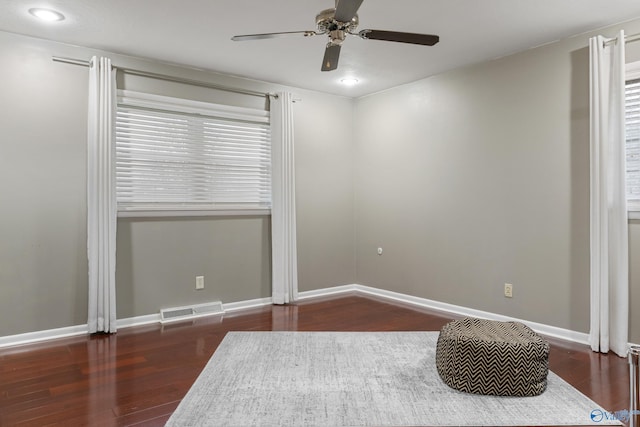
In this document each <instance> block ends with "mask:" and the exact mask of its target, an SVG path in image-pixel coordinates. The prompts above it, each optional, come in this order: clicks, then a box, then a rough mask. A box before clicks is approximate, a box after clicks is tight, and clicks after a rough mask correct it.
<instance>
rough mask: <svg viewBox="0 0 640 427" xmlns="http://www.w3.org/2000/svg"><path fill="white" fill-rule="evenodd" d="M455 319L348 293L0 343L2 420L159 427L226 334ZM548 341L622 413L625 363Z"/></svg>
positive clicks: (567, 366) (431, 325)
mask: <svg viewBox="0 0 640 427" xmlns="http://www.w3.org/2000/svg"><path fill="white" fill-rule="evenodd" d="M453 318H455V317H453V316H445V315H443V314H442V313H438V312H433V311H430V310H428V309H423V308H416V307H413V306H409V305H407V304H404V303H396V302H390V301H388V300H382V299H379V298H376V297H369V296H361V295H350V294H345V295H341V296H336V297H327V298H320V299H311V300H306V301H302V302H299V303H297V304H295V305H287V306H268V307H259V308H255V309H250V310H243V311H237V312H233V313H228V314H226V315H224V316H223V317H222V316H213V317H208V318H201V319H196V320H192V321H185V322H179V323H175V324H168V325H164V326H162V325H145V326H141V327H132V328H126V329H122V330H120V331H119V332H118V333H117V334H114V335H104V334H102V335H101V334H97V335H91V336H80V337H71V338H64V339H60V340H53V341H49V342H41V343H36V344H30V345H22V346H17V347H12V348H5V349H0V426H14V425H24V426H30V425H34V426H43V425H60V426H76V425H77V426H82V425H89V426H124V425H131V426H133V425H136V426H163V425H164V423H165V422H166V421H167V419H168V418H169V417H170V415H171V413H172V412H173V411H174V410H175V408H176V407H177V405H178V404H179V402H180V400H181V399H182V398H183V397H184V395H185V394H186V392H187V391H188V390H189V388H190V387H191V385H192V384H193V382H194V381H195V379H196V378H197V376H198V375H199V373H200V372H201V371H202V369H203V368H204V366H205V365H206V363H207V362H208V360H209V359H210V357H211V355H212V354H213V352H214V351H215V349H216V348H217V346H218V345H219V344H220V342H221V341H222V339H224V336H225V334H226V333H227V332H229V331H270V330H274V331H438V330H440V329H441V328H442V326H444V324H446V323H447V322H449V321H450V320H452V319H453ZM549 341H550V343H551V351H550V356H549V364H550V368H551V370H553V371H554V372H555V373H556V374H558V375H559V376H560V377H562V378H563V379H565V380H566V381H567V382H569V383H570V384H572V385H573V386H574V387H576V388H577V389H578V390H580V391H581V392H582V393H584V394H586V395H587V396H589V397H590V398H591V399H593V400H594V401H596V402H597V403H598V404H600V405H602V406H603V407H604V408H605V409H607V410H609V411H611V412H615V411H619V410H624V409H628V400H629V382H628V381H629V379H628V366H627V362H626V360H625V359H623V358H620V357H617V356H615V355H613V354H606V355H602V354H598V353H593V352H592V351H590V349H589V348H588V347H587V346H585V345H580V344H576V343H571V342H565V341H562V340H558V339H555V338H549Z"/></svg>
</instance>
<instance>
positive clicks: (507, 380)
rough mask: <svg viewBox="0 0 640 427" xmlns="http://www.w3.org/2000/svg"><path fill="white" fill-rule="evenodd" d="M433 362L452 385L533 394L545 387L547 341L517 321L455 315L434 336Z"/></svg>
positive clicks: (475, 390)
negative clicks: (455, 318)
mask: <svg viewBox="0 0 640 427" xmlns="http://www.w3.org/2000/svg"><path fill="white" fill-rule="evenodd" d="M436 367H437V369H438V373H439V374H440V377H441V378H442V380H443V381H444V382H445V383H446V384H447V385H448V386H449V387H452V388H454V389H456V390H460V391H464V392H467V393H475V394H489V395H496V396H537V395H539V394H542V392H544V390H545V389H546V388H547V373H548V372H549V343H547V341H545V340H544V339H543V338H542V337H541V336H540V335H538V334H536V333H535V332H534V331H533V330H531V329H530V328H529V327H528V326H526V325H523V324H522V323H518V322H497V321H493V320H482V319H472V318H465V319H461V320H454V321H453V322H450V323H448V324H446V325H445V326H444V327H443V328H442V330H441V331H440V335H439V336H438V344H437V347H436Z"/></svg>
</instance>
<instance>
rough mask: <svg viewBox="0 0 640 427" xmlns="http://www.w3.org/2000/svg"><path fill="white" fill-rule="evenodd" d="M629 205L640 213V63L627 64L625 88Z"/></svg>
mask: <svg viewBox="0 0 640 427" xmlns="http://www.w3.org/2000/svg"><path fill="white" fill-rule="evenodd" d="M625 135H626V149H627V205H628V210H629V212H638V213H640V63H633V64H627V82H626V88H625Z"/></svg>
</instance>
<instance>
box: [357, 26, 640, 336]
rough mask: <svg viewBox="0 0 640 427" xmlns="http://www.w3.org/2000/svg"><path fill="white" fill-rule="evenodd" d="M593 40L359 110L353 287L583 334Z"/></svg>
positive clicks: (639, 283) (394, 94)
mask: <svg viewBox="0 0 640 427" xmlns="http://www.w3.org/2000/svg"><path fill="white" fill-rule="evenodd" d="M625 29H626V31H627V33H637V32H640V21H636V22H633V23H629V24H627V25H625ZM613 30H614V29H613V28H612V29H607V30H604V31H603V33H604V34H607V35H613V34H615V31H613ZM588 37H589V35H582V36H579V37H575V38H572V39H569V40H564V41H561V42H558V43H554V44H551V45H547V46H544V47H540V48H537V49H532V50H528V51H526V52H522V53H519V54H516V55H511V56H508V57H505V58H501V59H497V60H493V61H489V62H485V63H482V64H477V65H474V66H471V67H467V68H463V69H459V70H455V71H452V72H448V73H444V74H441V75H437V76H434V77H431V78H428V79H424V80H421V81H418V82H415V83H412V84H408V85H405V86H401V87H397V88H394V89H392V90H388V91H385V92H382V93H378V94H375V95H371V96H368V97H364V98H361V99H359V100H357V101H356V107H355V135H356V137H355V159H356V166H355V170H356V172H355V195H356V199H355V206H356V207H355V211H356V254H357V255H356V269H357V281H358V283H363V284H367V285H370V286H375V287H380V288H384V289H389V290H393V291H397V292H402V293H408V294H411V295H416V296H420V297H424V298H429V299H434V300H437V301H443V302H448V303H452V304H457V305H461V306H466V307H472V308H475V309H480V310H486V311H489V312H494V313H500V314H503V315H507V316H513V317H516V318H521V319H526V320H530V321H535V322H540V323H544V324H549V325H554V326H558V327H562V328H567V329H571V330H576V331H582V332H588V328H589V74H588V69H589V68H588V56H589V55H588V48H587V46H588ZM637 47H638V46H635V47H634V46H632V45H630V49H629V55H628V56H629V59H630V60H631V59H632V58H633V57H634V56H635V55H636V53H635V50H636V49H637ZM630 234H631V251H630V252H631V276H632V288H633V291H632V298H633V300H632V301H631V304H635V307H636V308H637V307H638V306H640V292H639V290H640V268H639V267H638V266H639V265H640V264H639V263H638V261H640V249H639V248H638V245H639V244H640V243H639V242H640V228H639V225H638V224H637V223H633V222H632V224H631V231H630ZM379 246H380V247H382V248H383V249H384V253H383V255H382V256H378V255H377V254H376V248H377V247H379ZM505 283H512V284H513V285H514V291H513V293H514V297H513V298H512V299H508V298H505V297H504V296H503V288H504V284H505ZM637 311H638V310H637V309H636V310H632V319H631V324H632V327H631V332H632V333H631V338H632V340H633V341H635V342H640V327H638V325H639V324H640V317H639V316H638V313H637Z"/></svg>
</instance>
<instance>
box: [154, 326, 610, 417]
mask: <svg viewBox="0 0 640 427" xmlns="http://www.w3.org/2000/svg"><path fill="white" fill-rule="evenodd" d="M437 337H438V332H230V333H228V334H227V336H226V337H225V338H224V340H223V341H222V343H221V344H220V346H219V347H218V349H217V350H216V352H215V353H214V355H213V356H212V357H211V360H210V361H209V363H208V364H207V366H206V367H205V369H204V370H203V371H202V373H201V374H200V376H199V377H198V379H197V380H196V382H195V383H194V384H193V387H192V388H191V389H190V390H189V392H188V393H187V395H186V396H185V398H184V399H183V400H182V402H181V403H180V405H179V406H178V408H177V409H176V411H175V412H174V414H173V415H172V416H171V418H170V419H169V421H168V422H167V426H180V427H185V426H242V427H247V426H323V427H326V426H427V425H429V426H432V425H438V426H468V425H494V426H507V425H584V424H594V425H602V424H619V423H616V422H607V421H606V420H602V421H600V422H593V421H592V420H591V413H592V411H594V410H595V411H596V412H597V411H598V410H602V408H600V407H599V406H598V405H597V404H595V403H594V402H593V401H592V400H590V399H589V398H587V397H586V396H585V395H583V394H581V393H580V392H578V391H577V390H576V389H575V388H573V387H572V386H571V385H569V384H568V383H566V382H565V381H564V380H562V379H561V378H560V377H558V376H557V375H555V374H554V373H553V372H549V377H548V386H547V390H546V391H545V392H544V393H543V394H542V395H540V396H536V397H495V396H479V395H471V394H465V393H461V392H458V391H456V390H453V389H451V388H449V387H448V386H447V385H446V384H444V383H443V382H442V380H441V379H440V377H439V376H438V372H437V371H436V367H435V348H436V340H437Z"/></svg>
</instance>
